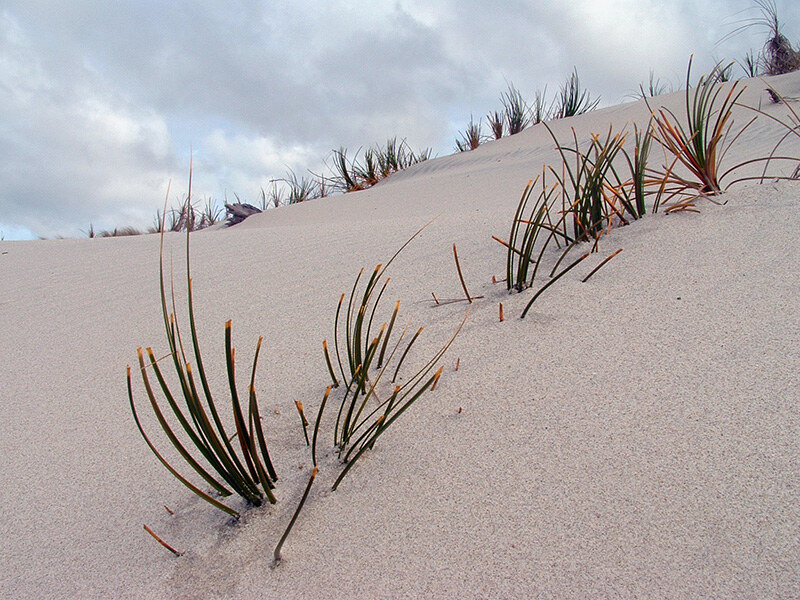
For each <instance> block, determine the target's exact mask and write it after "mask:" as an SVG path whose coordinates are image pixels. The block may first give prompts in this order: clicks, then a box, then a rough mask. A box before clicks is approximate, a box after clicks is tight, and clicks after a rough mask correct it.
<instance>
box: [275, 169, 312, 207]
mask: <svg viewBox="0 0 800 600" xmlns="http://www.w3.org/2000/svg"><path fill="white" fill-rule="evenodd" d="M284 182H286V184H287V185H288V187H289V193H288V194H287V196H286V203H287V204H297V203H298V202H305V201H306V200H313V199H314V198H319V185H318V183H317V182H316V181H315V180H314V179H313V178H310V177H299V178H298V177H297V175H296V174H295V172H294V171H292V170H291V169H290V170H289V172H288V173H287V174H286V178H285V179H284Z"/></svg>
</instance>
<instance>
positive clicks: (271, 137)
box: [0, 0, 800, 240]
mask: <svg viewBox="0 0 800 600" xmlns="http://www.w3.org/2000/svg"><path fill="white" fill-rule="evenodd" d="M776 4H777V8H778V15H779V17H780V18H781V21H782V23H783V27H784V31H785V33H787V34H788V35H789V37H790V38H791V39H792V40H793V41H796V40H798V39H800V16H798V15H797V11H795V10H792V9H793V6H792V4H793V0H782V1H781V0H778V1H777V2H776ZM758 15H759V13H758V10H757V8H756V7H755V4H754V2H753V1H752V0H724V1H723V0H707V1H706V2H702V3H700V2H696V1H695V0H686V1H685V0H674V1H669V0H660V1H659V0H585V1H584V0H548V1H523V0H508V1H499V2H486V1H478V0H438V1H426V0H396V1H381V0H369V1H367V0H364V1H362V0H347V1H338V2H331V1H322V0H319V1H310V0H285V1H283V0H276V1H273V0H225V1H224V2H223V1H216V0H205V1H204V2H197V1H196V0H191V1H188V0H171V1H166V0H162V1H155V0H138V1H133V0H114V1H110V0H102V1H89V0H65V1H58V0H51V1H40V0H20V1H17V0H4V2H3V4H2V6H0V238H4V239H6V240H14V239H36V238H37V237H46V238H51V237H57V236H67V237H84V236H86V235H87V232H88V231H89V229H90V227H93V228H94V229H95V230H103V229H106V230H108V229H113V228H115V227H124V226H134V227H139V228H147V227H148V226H150V225H152V223H153V220H154V216H155V214H156V212H157V211H158V210H159V209H160V207H161V206H162V205H163V203H164V200H165V197H166V196H167V190H168V186H170V187H169V196H168V197H169V202H170V204H176V203H177V202H179V201H180V200H181V199H182V198H184V197H185V194H186V191H187V183H188V173H189V164H190V157H191V159H192V162H193V186H192V193H193V197H194V198H195V199H200V200H202V199H209V198H212V199H215V200H217V201H219V202H222V201H224V200H226V199H227V200H230V201H233V200H235V199H236V198H237V197H238V198H240V199H241V200H242V201H245V202H246V201H249V202H251V203H257V201H258V198H259V195H260V192H261V189H262V188H266V189H269V186H270V181H271V180H273V179H280V178H283V177H286V176H287V173H288V171H289V170H290V169H291V170H292V171H294V172H295V173H296V174H297V175H298V176H303V175H307V174H308V172H309V171H311V172H315V173H319V172H322V171H324V169H325V162H326V161H329V157H330V153H331V151H332V150H333V149H336V148H339V147H345V148H348V149H349V150H350V154H352V153H354V152H355V151H356V150H358V149H359V148H364V147H367V146H370V145H374V144H376V143H384V142H385V141H386V140H387V139H388V138H390V137H395V136H396V137H398V138H400V139H405V140H406V141H407V143H408V145H409V146H410V147H412V148H414V149H423V148H431V149H432V151H433V154H434V155H438V156H442V155H446V154H450V153H452V152H454V143H455V138H456V137H457V135H458V133H459V131H463V129H464V128H465V127H466V125H467V124H468V123H469V120H470V117H471V116H472V117H474V118H475V119H476V120H477V119H479V118H482V117H483V116H485V115H486V114H487V113H488V112H489V111H492V110H496V109H499V108H500V107H501V104H500V95H501V93H502V92H504V91H505V90H506V89H507V88H508V85H509V83H511V84H513V85H514V86H515V87H516V88H517V89H519V90H520V92H522V94H523V96H525V97H526V98H532V97H533V96H534V94H535V92H536V90H543V89H545V87H546V89H547V91H548V94H550V95H552V94H554V93H555V92H556V91H557V90H558V88H559V86H560V85H561V84H562V83H563V82H564V80H565V79H566V77H567V76H568V75H569V73H570V72H571V71H572V70H573V69H577V72H578V75H579V77H580V81H581V83H582V85H583V86H585V87H586V88H587V89H588V90H589V92H590V93H591V95H592V98H597V97H599V98H600V99H601V105H612V104H617V103H619V102H624V101H627V100H630V98H631V95H632V94H634V93H635V91H636V90H637V89H638V86H639V84H640V83H642V82H646V81H648V79H649V77H650V72H651V70H652V71H653V73H654V74H655V77H656V78H657V79H659V80H660V81H661V82H662V83H664V84H669V85H672V86H673V87H675V88H676V89H677V88H679V87H682V82H683V80H684V78H685V73H686V66H687V63H688V60H689V56H690V55H691V54H694V57H695V58H694V67H693V69H694V72H695V73H697V74H698V75H699V74H700V73H702V72H703V71H707V70H709V69H710V68H711V67H712V66H713V65H714V63H716V62H717V61H719V60H725V61H733V60H741V59H742V58H743V57H744V55H745V53H746V52H747V51H748V50H749V49H754V50H758V49H759V48H760V46H761V45H762V44H763V41H764V40H765V39H766V37H765V33H764V31H763V30H759V29H758V28H751V29H749V30H747V31H744V32H742V33H740V34H738V35H735V36H732V37H730V38H729V39H727V40H724V41H723V42H722V43H719V42H720V40H722V39H723V38H724V37H725V36H726V35H727V34H729V33H730V32H731V31H733V30H734V29H736V27H737V23H739V22H740V21H741V20H742V19H746V18H748V17H751V18H752V17H757V16H758ZM734 72H735V73H736V74H737V75H740V74H741V70H740V69H739V68H738V67H736V66H735V67H734ZM484 129H485V130H487V133H488V128H487V127H486V126H485V125H484Z"/></svg>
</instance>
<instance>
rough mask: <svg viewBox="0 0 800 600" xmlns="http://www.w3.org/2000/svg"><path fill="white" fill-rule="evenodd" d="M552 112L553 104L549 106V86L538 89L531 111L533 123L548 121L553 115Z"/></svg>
mask: <svg viewBox="0 0 800 600" xmlns="http://www.w3.org/2000/svg"><path fill="white" fill-rule="evenodd" d="M552 113H553V105H552V104H551V105H550V106H547V87H546V86H545V88H544V90H536V95H535V96H534V97H533V106H531V112H530V115H531V125H536V124H537V123H541V122H543V121H547V120H548V119H550V118H551V117H552Z"/></svg>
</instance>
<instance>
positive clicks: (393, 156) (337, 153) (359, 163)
mask: <svg viewBox="0 0 800 600" xmlns="http://www.w3.org/2000/svg"><path fill="white" fill-rule="evenodd" d="M430 156H431V151H430V149H425V150H422V151H420V152H415V151H413V150H411V148H409V147H408V144H407V143H406V141H405V140H400V141H398V140H397V138H396V137H394V138H390V139H389V140H387V141H386V145H385V146H374V147H372V148H368V149H367V150H366V151H365V152H364V156H363V159H361V160H359V159H358V153H356V156H355V158H353V159H352V160H351V159H349V158H348V157H347V149H346V148H344V147H342V148H339V149H338V150H334V151H333V157H332V158H333V173H334V174H333V177H332V179H331V185H332V187H333V188H334V189H337V190H339V191H342V192H355V191H358V190H364V189H367V188H369V187H372V186H373V185H375V184H376V183H378V182H379V181H380V180H381V179H384V178H386V177H388V176H389V175H391V174H392V173H396V172H398V171H402V170H404V169H407V168H408V167H410V166H412V165H415V164H417V163H419V162H423V161H426V160H428V159H429V158H430ZM323 181H324V178H323Z"/></svg>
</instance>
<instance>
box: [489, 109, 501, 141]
mask: <svg viewBox="0 0 800 600" xmlns="http://www.w3.org/2000/svg"><path fill="white" fill-rule="evenodd" d="M486 120H487V121H488V123H489V129H491V130H492V137H493V138H494V139H496V140H499V139H500V138H502V137H503V128H504V124H505V119H504V117H503V113H501V112H499V111H496V110H495V111H492V112H490V113H489V114H488V115H486Z"/></svg>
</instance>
